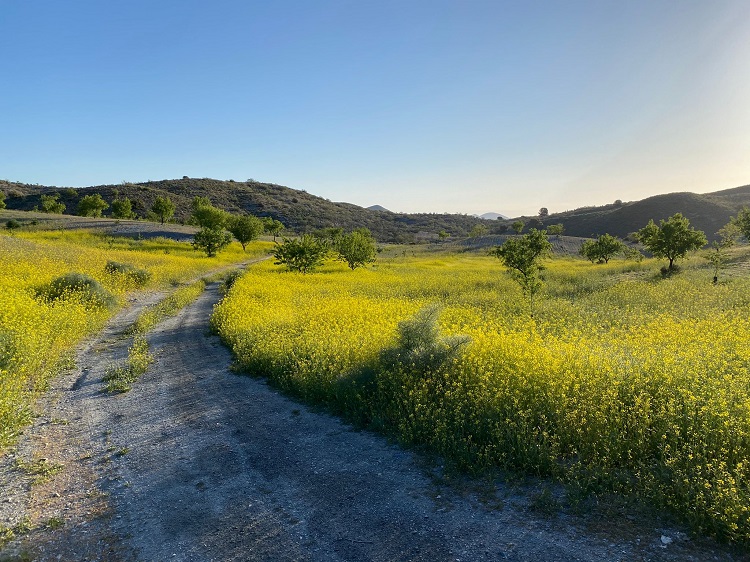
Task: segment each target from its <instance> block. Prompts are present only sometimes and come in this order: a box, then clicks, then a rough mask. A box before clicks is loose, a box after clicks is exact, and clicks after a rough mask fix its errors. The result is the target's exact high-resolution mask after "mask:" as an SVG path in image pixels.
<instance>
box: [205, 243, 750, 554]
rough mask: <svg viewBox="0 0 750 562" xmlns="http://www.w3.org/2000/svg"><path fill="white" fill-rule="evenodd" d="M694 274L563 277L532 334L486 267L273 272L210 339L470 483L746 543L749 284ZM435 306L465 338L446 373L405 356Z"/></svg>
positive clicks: (554, 270) (749, 533)
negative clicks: (636, 513)
mask: <svg viewBox="0 0 750 562" xmlns="http://www.w3.org/2000/svg"><path fill="white" fill-rule="evenodd" d="M698 262H700V260H693V261H691V262H690V266H689V267H686V268H685V269H683V271H682V272H681V273H680V274H679V275H676V276H673V277H671V278H668V279H661V278H660V277H659V274H658V266H659V264H657V263H656V262H654V261H651V260H646V261H644V262H643V263H641V264H638V263H635V262H622V261H618V262H614V261H613V262H610V264H608V265H593V264H590V263H588V262H584V261H582V260H576V259H571V258H568V259H563V258H559V259H556V260H553V261H551V262H550V263H549V264H548V269H547V270H546V271H545V273H544V276H545V289H544V297H543V298H542V299H540V301H539V303H538V307H537V308H536V309H535V315H534V318H533V319H532V318H531V317H530V316H529V313H528V305H527V303H526V302H525V299H524V298H523V295H522V294H521V291H520V289H519V287H518V285H516V284H515V283H514V282H513V281H512V279H510V278H509V276H508V275H506V274H505V273H504V271H503V268H502V266H501V264H500V263H499V261H498V260H497V259H495V258H491V257H486V256H476V255H468V254H461V255H453V256H451V255H422V256H416V257H406V252H404V254H403V256H398V254H395V255H393V256H392V257H389V258H383V257H381V259H380V260H379V261H378V262H377V264H376V265H375V266H374V267H372V268H369V269H358V270H356V271H353V272H352V271H349V270H347V269H345V268H344V266H342V265H335V264H329V265H327V266H326V267H325V268H323V269H322V270H321V271H320V272H318V273H314V274H308V275H301V274H295V273H289V272H285V271H281V270H280V269H279V268H278V267H275V266H274V265H272V264H271V263H268V262H266V263H263V264H260V265H258V266H255V267H253V268H251V269H250V270H249V271H248V272H247V273H246V274H245V275H243V277H242V278H241V279H239V280H238V281H237V282H236V283H235V285H234V286H233V288H232V289H231V291H230V292H229V294H228V295H227V297H226V298H225V300H224V301H223V302H222V303H220V304H219V305H218V306H217V307H216V309H215V313H214V317H213V324H214V326H215V327H216V328H217V330H218V331H219V332H220V334H221V336H222V338H223V339H224V340H225V341H226V342H227V343H228V344H229V345H230V346H231V347H232V349H233V351H234V353H235V355H236V358H237V361H238V364H239V365H240V366H241V367H242V368H244V370H245V371H247V372H249V373H251V374H257V375H263V376H268V377H269V378H270V379H271V380H272V381H273V382H274V383H275V384H276V385H278V386H280V387H281V388H283V389H285V390H287V391H289V392H291V393H293V394H295V395H297V396H299V397H302V398H303V399H306V400H309V401H312V402H315V403H321V404H324V405H326V406H328V407H329V408H331V409H332V410H333V411H336V412H338V413H340V414H342V415H344V416H345V417H347V418H348V419H350V420H352V421H354V422H355V423H359V424H363V425H366V426H368V427H372V428H375V429H379V430H382V431H385V432H387V433H390V434H392V435H395V436H397V437H398V438H399V439H400V440H401V441H402V442H405V443H410V444H420V445H426V446H428V447H430V448H431V449H432V450H434V451H436V452H438V453H440V454H442V455H444V456H446V457H447V458H449V459H451V460H452V461H453V462H455V463H457V464H458V465H459V466H461V467H464V468H466V469H469V470H481V469H484V468H488V467H493V466H494V467H502V468H504V469H510V470H515V471H521V472H525V473H532V474H539V475H548V476H553V477H558V478H560V479H562V480H563V481H565V482H567V483H568V484H569V486H570V488H569V489H571V490H578V491H579V492H581V493H583V494H585V493H588V492H602V491H604V492H612V491H614V492H618V493H625V494H635V495H637V496H639V497H642V498H645V499H647V501H649V502H651V503H654V504H656V505H662V506H665V507H669V508H671V509H673V510H674V511H676V512H677V513H679V514H681V515H682V517H683V518H685V519H686V520H687V521H688V522H689V523H690V524H692V526H693V528H694V529H696V530H697V531H701V532H708V533H712V534H715V535H718V536H723V537H727V538H730V539H732V540H738V541H746V540H748V539H750V279H748V278H747V277H746V276H744V275H742V274H741V272H740V273H737V274H733V275H731V276H730V277H729V278H728V281H726V282H723V283H720V284H718V285H713V284H712V283H711V276H712V274H711V272H710V271H709V270H708V269H706V267H707V266H704V265H702V264H701V263H698ZM738 271H739V270H738ZM434 303H438V304H439V305H441V307H442V313H441V316H440V319H439V327H440V330H441V332H442V333H443V334H444V335H446V336H453V335H458V334H464V335H467V336H469V337H470V342H469V343H468V344H467V345H465V346H464V347H462V348H460V349H459V350H458V351H457V352H456V353H454V354H448V355H446V359H445V360H444V361H442V362H439V361H438V362H436V361H435V360H434V356H432V355H430V356H429V357H428V356H425V355H424V354H423V355H422V356H419V354H418V352H416V351H413V350H412V351H409V352H407V351H406V350H404V349H399V345H401V344H399V341H400V340H399V323H401V322H403V321H405V320H407V319H409V318H411V317H413V316H414V315H415V314H416V313H417V312H418V311H419V310H420V309H423V308H424V307H425V306H428V305H431V304H434ZM435 349H438V348H435ZM436 353H437V352H436ZM410 354H411V355H410ZM428 355H429V354H428ZM415 357H421V359H414V358H415ZM571 497H573V495H571Z"/></svg>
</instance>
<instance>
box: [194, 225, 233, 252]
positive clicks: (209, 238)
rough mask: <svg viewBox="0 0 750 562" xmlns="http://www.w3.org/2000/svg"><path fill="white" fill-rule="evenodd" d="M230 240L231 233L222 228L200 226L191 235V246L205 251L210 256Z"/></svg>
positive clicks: (225, 245) (224, 246)
mask: <svg viewBox="0 0 750 562" xmlns="http://www.w3.org/2000/svg"><path fill="white" fill-rule="evenodd" d="M231 242H232V235H231V234H229V233H228V232H227V231H226V230H224V229H223V228H201V229H200V230H199V231H198V232H196V233H195V236H194V237H193V248H195V249H196V250H202V251H204V252H206V255H207V256H208V257H209V258H212V257H214V256H215V255H216V254H217V252H219V251H220V250H222V249H224V248H226V247H227V246H228V245H229V244H230V243H231Z"/></svg>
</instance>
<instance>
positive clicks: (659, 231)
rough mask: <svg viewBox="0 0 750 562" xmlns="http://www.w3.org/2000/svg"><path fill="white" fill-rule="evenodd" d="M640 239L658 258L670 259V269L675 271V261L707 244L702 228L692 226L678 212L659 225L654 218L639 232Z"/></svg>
mask: <svg viewBox="0 0 750 562" xmlns="http://www.w3.org/2000/svg"><path fill="white" fill-rule="evenodd" d="M637 237H638V240H640V242H641V243H642V244H643V245H644V246H645V247H646V249H647V250H648V251H649V252H651V253H652V254H653V255H654V256H655V257H657V258H666V259H668V260H669V267H668V268H667V270H668V271H673V270H674V269H675V267H674V261H675V260H676V259H677V258H683V257H685V256H686V255H687V253H688V252H690V251H693V250H699V249H700V248H702V247H703V246H705V245H706V242H707V241H706V235H705V234H704V233H703V231H702V230H695V229H694V228H693V227H691V226H690V221H689V220H688V219H687V217H683V216H682V214H681V213H676V214H674V215H672V216H671V217H669V219H667V220H663V219H662V220H661V221H659V225H658V226H657V225H656V224H655V223H654V221H653V219H652V220H650V221H648V224H647V225H646V226H644V227H643V228H641V229H640V230H639V231H638V233H637Z"/></svg>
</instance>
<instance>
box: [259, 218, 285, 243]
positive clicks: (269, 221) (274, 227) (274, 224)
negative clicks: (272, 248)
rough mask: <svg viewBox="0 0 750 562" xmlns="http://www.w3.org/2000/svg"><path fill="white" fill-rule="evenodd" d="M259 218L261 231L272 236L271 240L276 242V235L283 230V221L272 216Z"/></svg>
mask: <svg viewBox="0 0 750 562" xmlns="http://www.w3.org/2000/svg"><path fill="white" fill-rule="evenodd" d="M261 220H262V221H263V231H264V232H265V233H267V234H270V235H271V236H273V241H274V242H276V237H277V236H278V235H279V234H281V232H282V231H283V230H284V223H282V222H281V221H279V220H276V219H274V218H272V217H263V218H262V219H261Z"/></svg>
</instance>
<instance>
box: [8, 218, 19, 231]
mask: <svg viewBox="0 0 750 562" xmlns="http://www.w3.org/2000/svg"><path fill="white" fill-rule="evenodd" d="M5 228H7V229H8V230H17V229H19V228H21V223H20V222H18V221H17V220H15V219H10V220H9V221H8V222H6V223H5Z"/></svg>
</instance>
